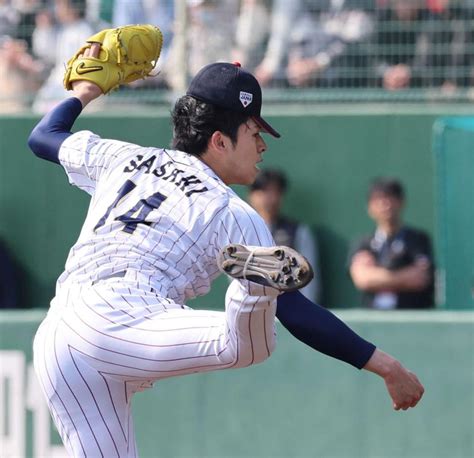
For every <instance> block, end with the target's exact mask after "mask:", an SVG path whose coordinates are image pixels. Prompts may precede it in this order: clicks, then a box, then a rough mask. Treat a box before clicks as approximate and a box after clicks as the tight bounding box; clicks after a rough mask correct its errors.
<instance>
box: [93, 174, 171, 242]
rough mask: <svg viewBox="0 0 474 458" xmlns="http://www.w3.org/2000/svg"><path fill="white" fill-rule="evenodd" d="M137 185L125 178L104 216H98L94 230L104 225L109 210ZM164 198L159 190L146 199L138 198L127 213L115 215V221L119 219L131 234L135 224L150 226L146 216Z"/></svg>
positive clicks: (124, 229) (157, 206)
mask: <svg viewBox="0 0 474 458" xmlns="http://www.w3.org/2000/svg"><path fill="white" fill-rule="evenodd" d="M136 186H137V185H136V184H135V183H134V182H133V181H131V180H127V181H126V182H125V183H124V184H123V186H122V187H121V188H120V189H119V190H118V193H117V197H116V198H115V200H114V201H113V202H112V204H111V205H110V207H109V208H108V209H107V211H106V212H105V214H104V216H102V218H100V220H99V222H98V223H97V224H96V226H95V227H94V231H96V230H97V229H99V228H100V227H102V226H104V225H105V222H106V221H107V218H108V217H109V215H110V212H111V211H112V210H113V209H114V208H115V207H116V206H117V204H118V203H119V202H120V200H121V199H123V198H124V197H125V196H126V195H127V194H128V193H130V192H131V191H132V190H133V189H134V188H135V187H136ZM165 200H166V196H164V195H163V194H161V193H160V192H155V193H154V194H152V195H151V196H149V197H147V198H146V199H140V200H139V201H138V202H137V203H136V204H135V205H134V206H133V207H132V208H131V209H130V210H128V212H127V213H124V214H123V215H120V216H117V217H116V218H115V221H121V222H122V223H123V224H124V227H123V229H122V230H123V231H125V232H127V233H129V234H132V233H133V232H134V231H135V229H136V228H137V224H146V225H148V226H150V225H151V224H152V222H151V221H146V217H147V216H148V215H149V214H150V213H151V212H152V211H153V210H156V209H157V208H159V206H160V205H161V204H162V203H163V202H164V201H165Z"/></svg>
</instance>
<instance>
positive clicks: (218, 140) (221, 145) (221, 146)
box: [209, 130, 232, 152]
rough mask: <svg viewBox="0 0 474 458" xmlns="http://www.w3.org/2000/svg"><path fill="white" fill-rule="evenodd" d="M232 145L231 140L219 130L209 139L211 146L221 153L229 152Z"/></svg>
mask: <svg viewBox="0 0 474 458" xmlns="http://www.w3.org/2000/svg"><path fill="white" fill-rule="evenodd" d="M231 144H232V142H231V141H230V138H229V137H227V135H224V134H223V133H222V132H221V131H219V130H216V131H215V132H214V133H213V134H212V135H211V138H210V139H209V146H210V147H212V149H214V150H216V151H219V152H224V151H227V149H228V148H229V146H230V145H231Z"/></svg>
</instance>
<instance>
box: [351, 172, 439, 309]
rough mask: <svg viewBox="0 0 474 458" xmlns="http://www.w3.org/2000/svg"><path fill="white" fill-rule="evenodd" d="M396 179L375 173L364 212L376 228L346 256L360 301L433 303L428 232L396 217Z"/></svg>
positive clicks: (382, 305)
mask: <svg viewBox="0 0 474 458" xmlns="http://www.w3.org/2000/svg"><path fill="white" fill-rule="evenodd" d="M403 204H404V190H403V187H402V185H401V184H400V182H399V181H397V180H395V179H391V178H378V179H376V180H375V181H374V182H373V183H372V186H371V188H370V190H369V196H368V213H369V216H370V217H371V218H372V219H373V220H374V221H375V223H376V225H377V227H376V230H375V232H374V233H373V234H372V235H370V236H367V237H365V238H363V239H362V240H360V241H359V242H357V243H356V244H355V247H354V249H353V250H352V252H351V255H350V259H349V266H350V274H351V277H352V280H353V281H354V284H355V286H356V287H357V288H358V289H359V290H362V291H363V303H364V305H365V306H367V307H370V308H374V309H383V310H387V309H396V308H397V309H406V308H428V307H432V306H433V304H434V297H433V296H434V294H433V292H434V264H433V256H432V250H431V242H430V239H429V237H428V235H427V234H426V233H425V232H422V231H420V230H418V229H414V228H412V227H408V226H405V225H404V224H403V222H402V219H401V212H402V209H403Z"/></svg>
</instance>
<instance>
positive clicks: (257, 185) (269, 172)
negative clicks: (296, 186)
mask: <svg viewBox="0 0 474 458" xmlns="http://www.w3.org/2000/svg"><path fill="white" fill-rule="evenodd" d="M272 184H273V185H276V186H277V187H278V188H279V190H280V192H281V193H284V192H285V191H286V189H287V187H288V181H287V179H286V176H285V174H284V173H283V172H282V171H281V170H278V169H264V170H260V172H259V173H258V175H257V178H256V179H255V181H254V182H253V183H252V184H251V185H250V190H251V191H258V190H262V189H266V188H267V187H268V186H270V185H272Z"/></svg>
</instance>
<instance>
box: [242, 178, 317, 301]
mask: <svg viewBox="0 0 474 458" xmlns="http://www.w3.org/2000/svg"><path fill="white" fill-rule="evenodd" d="M286 190H287V179H286V176H285V175H284V173H283V172H281V171H280V170H275V169H266V170H261V171H260V173H259V174H258V176H257V179H256V180H255V182H254V183H253V184H252V185H251V186H250V187H249V193H248V202H249V204H250V205H251V206H252V207H253V208H254V209H255V210H256V211H257V212H258V213H259V214H260V216H261V217H262V218H263V219H264V220H265V222H266V223H267V225H268V227H269V228H270V231H271V233H272V236H273V238H274V240H275V243H276V245H286V246H289V247H292V248H294V249H295V250H297V251H299V252H300V253H302V254H303V255H304V256H305V257H306V259H308V261H309V262H310V264H311V265H312V266H313V269H314V273H315V276H314V279H313V280H312V281H311V282H310V283H309V285H308V286H306V287H305V288H303V289H302V290H301V292H302V293H303V294H304V295H305V296H306V297H307V298H308V299H310V300H312V301H313V302H317V303H319V302H320V301H321V292H322V291H321V290H322V287H321V273H320V263H319V250H318V246H317V243H316V238H315V237H314V236H313V234H312V232H311V230H310V228H309V227H308V226H307V225H306V224H303V223H300V222H296V221H293V220H291V219H289V218H287V217H286V216H284V215H282V214H281V206H282V204H283V198H284V196H285V192H286Z"/></svg>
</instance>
